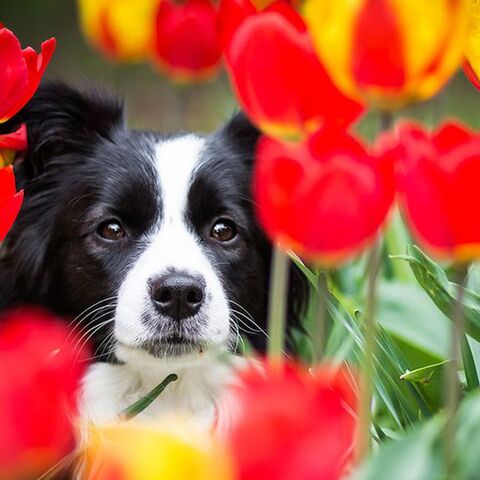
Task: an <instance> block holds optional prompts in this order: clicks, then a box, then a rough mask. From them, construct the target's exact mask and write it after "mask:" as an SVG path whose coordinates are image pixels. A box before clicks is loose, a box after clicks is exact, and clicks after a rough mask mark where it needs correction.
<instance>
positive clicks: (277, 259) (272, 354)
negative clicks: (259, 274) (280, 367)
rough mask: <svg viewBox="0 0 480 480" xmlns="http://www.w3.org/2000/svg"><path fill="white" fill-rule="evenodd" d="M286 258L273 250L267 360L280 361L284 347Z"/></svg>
mask: <svg viewBox="0 0 480 480" xmlns="http://www.w3.org/2000/svg"><path fill="white" fill-rule="evenodd" d="M288 263H289V260H288V256H287V254H286V253H284V252H283V251H282V250H281V249H280V247H279V246H278V245H277V246H275V247H274V249H273V254H272V267H271V272H270V300H269V306H268V337H269V342H268V358H269V359H270V360H274V361H281V360H282V357H283V350H284V346H285V323H286V321H285V317H286V311H287V289H288Z"/></svg>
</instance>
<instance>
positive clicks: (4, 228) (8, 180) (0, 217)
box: [0, 165, 23, 242]
mask: <svg viewBox="0 0 480 480" xmlns="http://www.w3.org/2000/svg"><path fill="white" fill-rule="evenodd" d="M22 202H23V190H21V191H20V192H17V191H16V189H15V174H14V173H13V167H12V166H11V165H10V166H8V167H5V168H0V242H1V241H3V240H4V239H5V237H6V235H7V233H8V231H9V230H10V229H11V228H12V225H13V222H14V221H15V219H16V218H17V215H18V212H19V211H20V207H21V206H22Z"/></svg>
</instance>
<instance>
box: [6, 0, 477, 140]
mask: <svg viewBox="0 0 480 480" xmlns="http://www.w3.org/2000/svg"><path fill="white" fill-rule="evenodd" d="M0 22H3V23H4V24H5V25H6V26H7V27H9V28H10V29H12V30H13V31H14V32H15V33H16V34H17V36H18V37H19V38H20V40H21V41H22V44H23V45H24V46H27V45H31V46H33V47H34V48H35V49H37V50H38V48H39V46H40V43H41V41H42V40H45V39H46V38H48V37H50V36H55V37H56V38H57V41H58V46H57V51H56V54H55V56H54V58H53V61H52V63H51V65H50V66H49V68H48V70H47V77H48V78H56V79H58V78H60V79H64V80H66V81H68V82H73V83H75V84H79V85H84V84H88V83H94V84H96V85H100V86H104V87H106V88H108V89H109V90H112V91H114V92H117V93H118V94H120V95H122V96H124V97H125V100H126V104H127V110H128V117H129V121H130V125H131V126H132V127H136V128H147V129H153V130H160V131H164V132H168V131H176V130H179V129H181V130H184V129H191V130H199V131H211V130H212V129H214V128H216V127H217V126H218V125H219V124H220V123H221V122H222V121H224V120H225V119H226V118H227V117H228V116H230V115H231V114H232V113H233V112H234V111H235V109H236V108H237V107H236V102H235V100H234V99H233V97H232V94H231V92H230V88H229V85H228V80H227V78H226V75H225V73H222V74H221V75H220V77H219V78H218V79H216V80H215V81H212V82H209V83H205V84H200V85H194V86H189V87H185V86H183V87H180V86H175V85H173V84H171V83H170V82H169V81H168V80H167V79H166V78H165V77H162V76H161V75H160V74H158V73H157V72H154V71H153V70H152V68H151V67H150V65H148V64H138V65H137V64H134V65H118V64H113V63H110V62H109V61H108V60H105V59H104V58H103V57H102V56H101V55H100V54H98V53H97V52H96V51H95V50H93V49H92V48H91V47H90V46H89V45H88V44H87V42H86V40H85V39H84V38H83V36H82V34H81V33H80V29H79V25H78V20H77V12H76V2H75V1H74V0H0ZM402 115H408V116H413V117H418V118H421V119H423V120H424V121H426V122H427V123H430V124H432V123H437V121H438V120H439V119H441V118H442V117H445V116H458V117H460V118H461V119H463V120H464V121H465V122H467V123H469V124H471V125H473V126H475V127H480V92H477V91H476V90H475V89H474V88H473V87H472V86H471V85H470V84H469V83H468V81H467V80H466V79H465V78H464V76H463V74H462V73H459V74H458V75H457V76H456V78H455V79H454V80H453V81H452V82H451V83H450V85H449V86H448V87H447V88H446V89H445V90H444V91H443V92H442V93H441V94H440V95H438V96H437V97H436V98H435V99H434V100H431V101H430V102H428V103H427V104H424V105H421V106H417V107H415V108H412V109H409V110H407V111H405V112H402ZM377 124H378V123H377V121H376V119H375V114H374V113H371V114H370V115H368V116H367V117H366V118H365V119H364V120H363V121H362V122H361V124H360V125H359V127H358V129H359V131H360V132H361V133H362V134H364V135H365V136H366V137H372V136H373V133H374V131H375V129H376V126H377Z"/></svg>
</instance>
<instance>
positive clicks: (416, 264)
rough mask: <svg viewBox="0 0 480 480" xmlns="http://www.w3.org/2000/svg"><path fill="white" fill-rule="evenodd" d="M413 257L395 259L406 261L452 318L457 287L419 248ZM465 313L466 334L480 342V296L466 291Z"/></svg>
mask: <svg viewBox="0 0 480 480" xmlns="http://www.w3.org/2000/svg"><path fill="white" fill-rule="evenodd" d="M410 253H411V255H399V256H397V257H395V258H397V259H402V260H406V261H407V262H409V264H410V267H411V268H412V271H413V273H414V275H415V277H416V279H417V281H418V282H419V283H420V285H421V286H422V288H423V289H424V290H425V292H426V293H427V294H428V295H429V296H430V298H431V299H432V300H433V302H434V303H435V305H437V307H438V308H439V309H440V310H441V311H442V312H443V313H444V314H445V315H446V316H447V317H450V316H451V313H452V311H453V305H454V304H455V301H456V285H455V284H454V283H452V282H449V281H448V278H447V276H446V274H445V272H444V271H443V270H442V268H440V266H438V265H437V264H436V263H435V262H433V261H432V260H431V259H430V258H428V257H427V256H426V255H425V254H424V253H423V252H422V251H421V250H420V249H419V248H418V247H416V246H413V247H412V248H411V249H410ZM463 304H464V312H465V321H466V329H465V331H466V333H467V334H468V335H470V336H471V337H472V338H474V339H475V340H477V341H480V295H478V294H477V293H475V292H473V291H472V290H469V289H465V299H464V302H463Z"/></svg>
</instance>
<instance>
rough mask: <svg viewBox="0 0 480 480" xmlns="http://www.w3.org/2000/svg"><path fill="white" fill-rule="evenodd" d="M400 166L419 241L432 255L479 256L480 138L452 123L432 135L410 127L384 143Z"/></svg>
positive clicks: (402, 194) (463, 259)
mask: <svg viewBox="0 0 480 480" xmlns="http://www.w3.org/2000/svg"><path fill="white" fill-rule="evenodd" d="M382 144H383V146H382V147H381V148H382V149H383V151H384V152H388V151H390V154H391V155H392V157H393V158H395V159H396V161H397V162H398V188H399V191H400V200H401V207H402V210H403V212H404V214H405V216H406V218H407V221H408V224H409V226H410V229H411V230H412V233H413V234H414V236H415V238H416V240H417V241H418V242H419V243H420V245H421V246H422V247H423V248H425V250H427V251H428V252H429V253H430V254H431V255H432V256H434V257H436V258H440V259H442V258H443V259H450V260H454V261H458V262H469V261H472V260H478V259H479V258H480V223H479V222H477V221H476V220H475V219H476V218H477V217H478V178H479V176H480V135H478V134H475V133H473V132H471V131H470V130H469V129H467V128H465V127H464V126H463V125H461V124H459V123H456V122H448V123H446V124H444V125H442V126H440V127H439V128H438V129H437V130H436V131H434V132H433V133H430V132H427V131H426V130H425V129H424V128H423V127H422V126H421V125H415V124H411V123H405V124H403V125H401V126H400V127H399V128H398V131H397V132H396V134H395V137H392V135H391V134H387V135H384V137H383V138H380V139H379V145H382Z"/></svg>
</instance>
